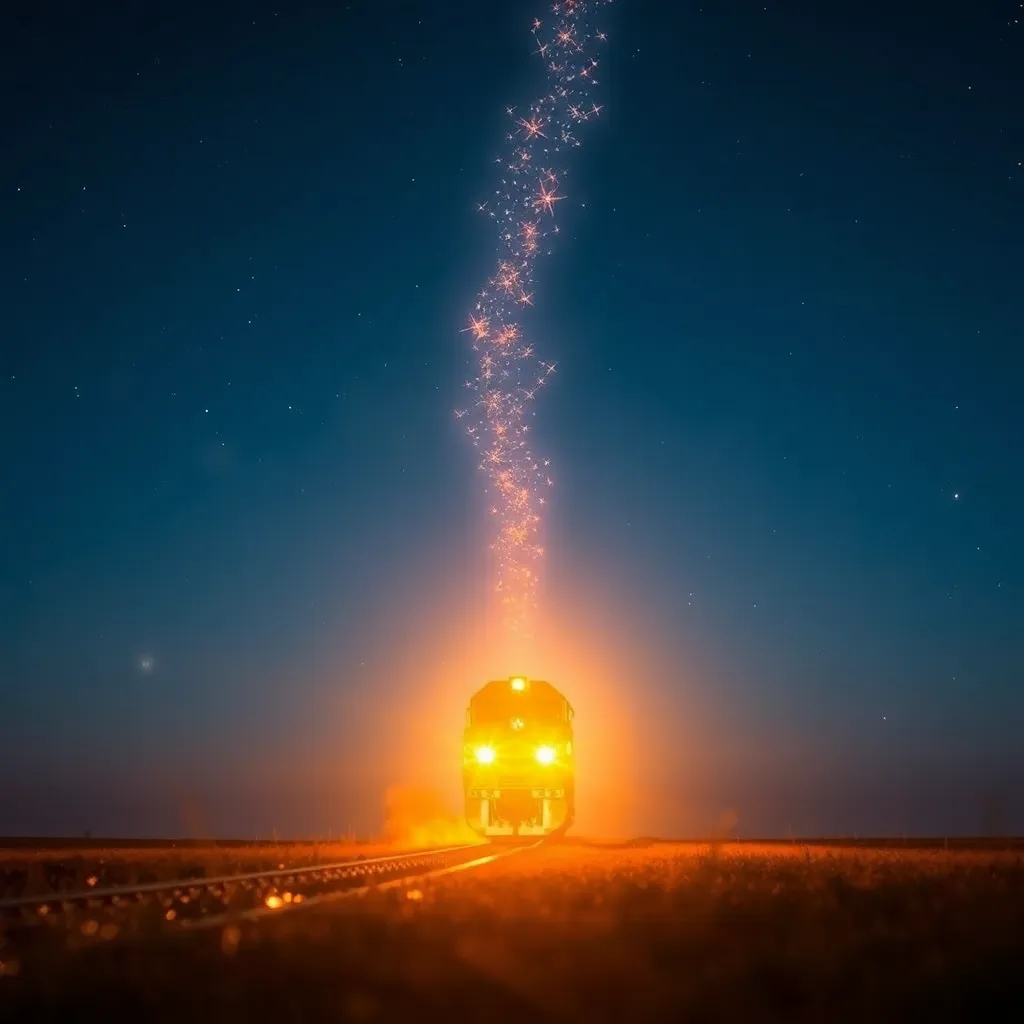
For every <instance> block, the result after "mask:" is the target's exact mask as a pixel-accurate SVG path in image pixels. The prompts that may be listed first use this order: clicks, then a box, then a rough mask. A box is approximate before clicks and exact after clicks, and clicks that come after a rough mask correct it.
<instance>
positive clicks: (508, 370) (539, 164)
mask: <svg viewBox="0 0 1024 1024" xmlns="http://www.w3.org/2000/svg"><path fill="white" fill-rule="evenodd" d="M608 3H611V0H560V2H558V3H554V4H552V6H551V14H552V19H551V21H550V22H549V23H547V24H546V23H545V22H544V21H542V20H541V19H534V21H533V25H532V32H533V34H534V36H535V37H536V40H537V48H536V49H535V50H534V53H535V54H536V55H538V56H539V57H540V59H541V60H542V61H544V64H545V68H546V71H547V76H548V89H549V91H548V92H547V93H546V94H545V95H543V96H541V97H540V98H539V99H538V100H536V101H535V102H534V103H533V104H532V105H531V106H530V108H529V110H528V111H525V112H520V111H517V110H516V108H515V107H508V108H507V109H506V111H505V113H506V114H507V115H508V117H509V119H510V121H511V127H510V130H509V132H508V134H507V135H506V143H507V145H508V152H507V154H506V155H504V156H501V157H499V158H498V160H497V163H498V164H499V165H500V166H501V167H502V177H501V184H500V186H499V187H498V188H497V189H496V191H495V194H494V198H493V200H492V201H491V202H487V203H480V204H479V205H478V207H477V209H478V210H480V212H482V213H485V214H486V215H487V216H488V217H490V218H491V220H493V221H494V224H495V227H496V229H497V235H498V259H497V269H496V271H495V273H494V274H493V276H492V277H491V278H490V280H489V281H488V282H487V284H486V285H485V286H484V288H483V290H482V291H481V292H480V293H479V294H478V296H477V300H476V306H475V308H474V310H473V311H472V313H471V314H470V316H469V318H468V325H467V326H466V327H465V328H463V330H464V332H465V333H467V334H469V337H470V341H471V344H472V347H473V351H474V352H475V353H476V354H477V374H476V376H475V377H474V378H473V379H472V380H469V381H467V382H466V387H467V388H468V389H469V390H470V391H471V392H472V393H473V396H474V398H475V401H474V403H473V406H472V408H471V409H469V410H460V411H459V412H458V413H457V415H458V416H459V417H460V418H461V417H464V416H466V413H467V412H470V413H472V415H471V416H470V417H469V426H468V427H467V430H468V433H469V436H470V437H471V438H472V440H473V443H474V445H476V447H477V448H478V450H480V451H481V453H482V461H481V468H482V469H483V470H484V472H485V474H486V476H487V481H488V493H489V494H491V495H492V501H491V508H490V511H491V514H492V516H493V517H494V519H495V521H496V531H495V533H496V539H495V541H494V544H493V548H494V551H495V554H496V558H497V566H496V568H497V584H496V587H497V591H498V594H499V595H500V598H501V601H502V603H503V605H504V608H505V612H506V626H507V627H508V628H509V629H510V630H511V631H512V632H513V633H514V634H516V635H520V636H522V635H528V632H529V624H530V615H531V612H532V611H533V608H534V606H535V603H536V592H537V584H538V580H539V577H538V567H539V562H540V559H541V558H542V557H543V554H544V551H543V548H542V547H541V545H540V526H541V510H542V508H543V506H544V504H545V498H544V496H543V492H544V491H545V490H546V489H547V488H548V487H550V486H551V479H550V477H549V476H548V472H547V468H546V467H547V466H548V463H547V462H546V461H543V462H542V461H540V460H538V459H537V457H536V456H535V455H534V453H533V451H532V450H531V447H530V445H529V443H528V437H529V423H528V422H527V420H528V417H529V416H532V415H533V412H532V410H531V409H530V408H529V406H530V403H531V401H532V400H533V398H534V396H535V395H536V394H537V391H538V389H539V388H541V387H542V386H543V385H544V384H545V383H546V382H547V380H548V379H549V378H550V376H551V375H552V374H553V373H554V371H555V364H554V363H539V364H538V362H537V361H536V359H535V356H534V346H533V345H531V344H529V343H528V342H526V341H525V340H524V338H523V328H522V326H521V323H520V317H521V314H522V313H523V311H524V310H525V307H527V306H532V305H533V302H534V298H533V295H534V293H533V291H532V286H533V280H534V270H535V264H536V261H537V257H538V256H539V255H540V253H541V251H542V248H543V240H544V239H545V238H547V237H548V236H549V235H556V234H557V233H558V227H557V225H556V224H555V223H554V218H555V214H556V205H557V204H558V203H559V202H561V201H562V200H564V199H565V198H566V196H565V195H564V194H560V189H562V188H563V186H562V179H563V178H564V170H561V169H560V170H555V169H552V167H551V166H550V165H551V164H559V165H561V164H563V163H564V159H565V156H566V155H567V154H568V152H569V151H570V150H571V149H574V148H576V147H577V146H579V145H580V143H579V140H578V138H577V136H576V134H575V131H576V129H577V128H578V127H579V126H580V124H581V123H582V122H584V121H588V120H591V119H592V118H595V117H597V115H598V114H599V113H600V111H601V107H600V106H599V105H598V104H596V103H594V102H593V101H592V100H591V99H590V94H591V92H592V91H593V89H594V88H595V86H597V84H598V81H597V71H598V61H597V59H596V58H595V57H594V56H593V51H594V49H595V48H596V46H597V45H598V44H599V43H601V42H603V41H604V40H605V38H606V36H605V33H604V32H602V31H598V30H597V28H595V26H594V25H593V17H594V15H595V13H596V12H597V11H598V9H599V8H601V7H603V6H605V5H606V4H608ZM538 367H539V368H538Z"/></svg>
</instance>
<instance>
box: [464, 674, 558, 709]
mask: <svg viewBox="0 0 1024 1024" xmlns="http://www.w3.org/2000/svg"><path fill="white" fill-rule="evenodd" d="M519 679H521V680H523V681H524V682H525V684H526V686H527V687H528V692H530V693H533V694H535V695H537V696H544V697H557V698H559V699H561V700H564V701H566V702H567V703H569V698H568V697H566V695H565V694H564V693H562V691H561V690H559V689H558V688H557V687H555V686H552V685H551V683H549V682H548V681H547V680H546V679H530V678H529V677H528V676H512V677H510V678H508V679H492V680H491V681H490V682H487V683H484V685H483V686H481V687H480V689H479V690H477V691H476V693H474V694H473V696H472V697H470V698H469V702H470V704H472V703H473V702H474V701H477V700H480V699H481V698H487V697H498V696H502V697H503V696H505V694H506V693H507V692H508V691H509V688H510V687H511V686H512V684H513V682H514V681H516V680H519Z"/></svg>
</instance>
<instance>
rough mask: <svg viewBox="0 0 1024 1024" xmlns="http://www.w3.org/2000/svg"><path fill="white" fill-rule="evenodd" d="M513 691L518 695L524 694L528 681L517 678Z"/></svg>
mask: <svg viewBox="0 0 1024 1024" xmlns="http://www.w3.org/2000/svg"><path fill="white" fill-rule="evenodd" d="M512 689H513V690H515V691H516V693H522V692H523V690H525V689H526V680H525V679H523V677H522V676H516V677H515V678H514V679H513V680H512Z"/></svg>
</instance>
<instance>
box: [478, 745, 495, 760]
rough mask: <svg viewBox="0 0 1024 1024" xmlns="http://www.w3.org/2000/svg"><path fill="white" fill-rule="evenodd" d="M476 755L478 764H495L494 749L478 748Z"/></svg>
mask: <svg viewBox="0 0 1024 1024" xmlns="http://www.w3.org/2000/svg"><path fill="white" fill-rule="evenodd" d="M475 753H476V759H477V763H478V764H494V747H477V748H476V751H475Z"/></svg>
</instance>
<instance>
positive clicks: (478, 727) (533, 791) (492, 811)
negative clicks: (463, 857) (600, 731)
mask: <svg viewBox="0 0 1024 1024" xmlns="http://www.w3.org/2000/svg"><path fill="white" fill-rule="evenodd" d="M572 719H573V710H572V706H571V705H570V704H569V702H568V701H567V700H566V699H565V696H564V695H563V694H562V693H560V692H559V691H558V690H556V689H555V687H553V686H552V685H551V684H550V683H548V682H545V681H543V680H540V679H527V678H526V677H524V676H513V677H512V678H510V679H500V680H494V681H492V682H489V683H487V684H486V685H485V686H483V687H482V688H481V689H480V690H478V691H477V692H476V693H475V694H474V695H473V697H472V699H471V700H470V702H469V707H468V709H467V711H466V728H465V734H464V746H463V769H462V780H463V789H464V793H465V802H466V821H467V823H468V824H469V826H470V828H472V829H474V830H475V831H476V832H478V833H480V835H482V836H487V837H488V838H498V837H502V836H546V835H561V834H563V833H564V832H565V831H566V830H567V829H568V828H569V827H570V826H571V825H572V823H573V818H574V816H575V772H574V763H573V743H572V740H573V730H572Z"/></svg>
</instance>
